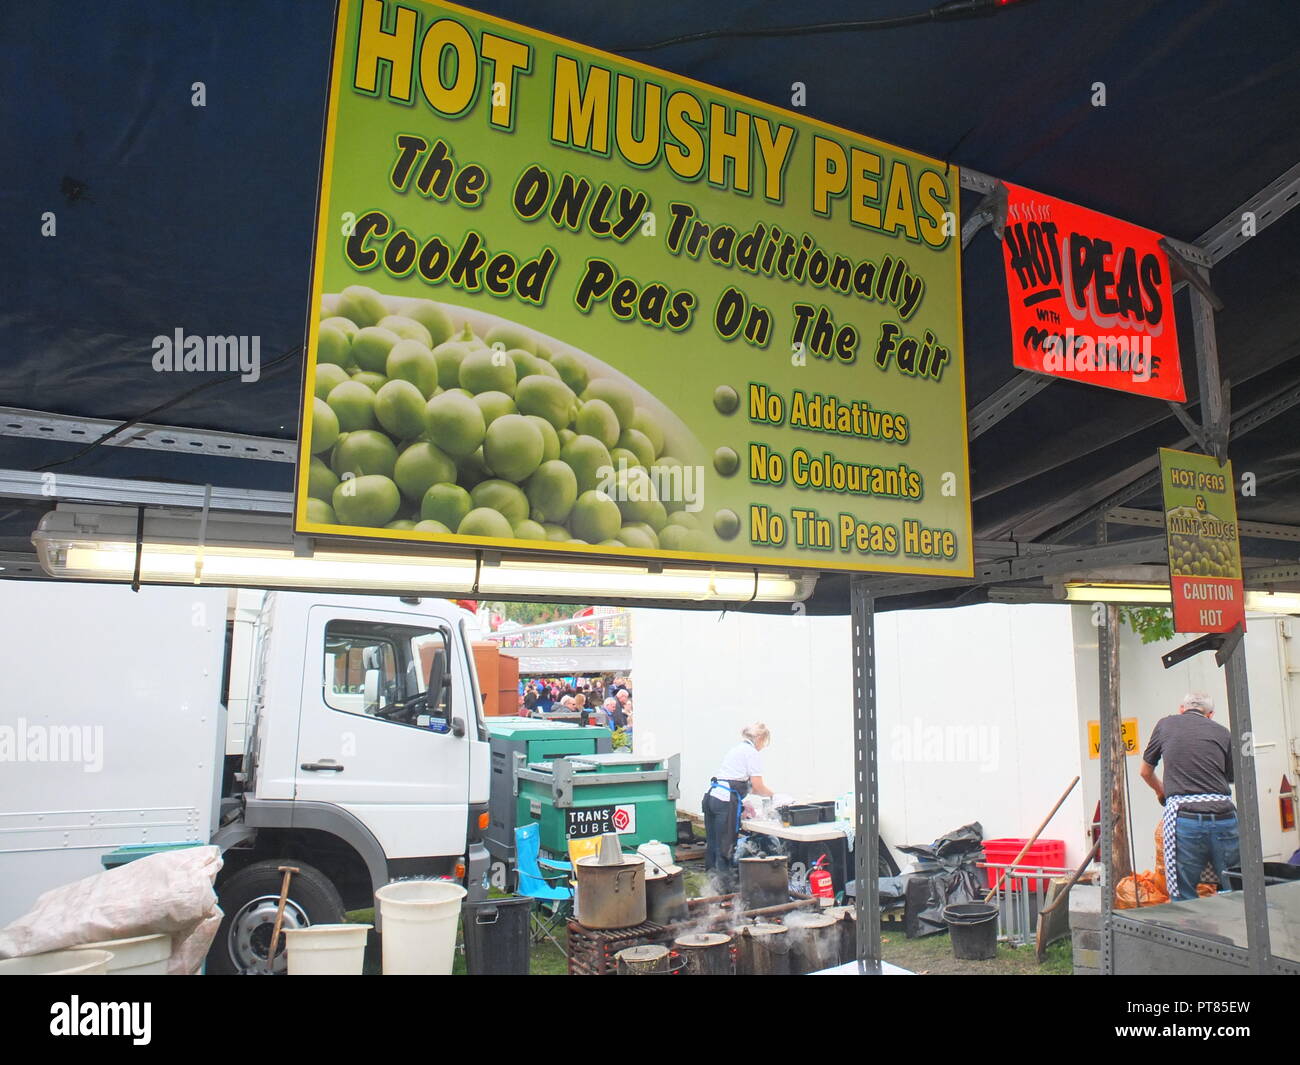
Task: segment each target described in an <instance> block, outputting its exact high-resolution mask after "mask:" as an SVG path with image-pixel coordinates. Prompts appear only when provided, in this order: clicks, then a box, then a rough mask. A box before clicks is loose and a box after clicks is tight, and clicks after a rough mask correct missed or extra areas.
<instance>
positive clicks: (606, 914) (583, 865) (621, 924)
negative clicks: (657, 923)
mask: <svg viewBox="0 0 1300 1065" xmlns="http://www.w3.org/2000/svg"><path fill="white" fill-rule="evenodd" d="M575 871H576V872H577V874H578V922H579V923H580V924H582V925H583V926H584V927H586V928H629V927H631V926H632V925H635V924H642V923H643V922H644V921H645V918H646V901H645V859H644V858H640V857H638V856H636V855H631V854H625V855H624V856H623V861H622V862H621V863H619V864H618V865H601V864H600V855H598V854H593V855H590V856H588V857H586V858H579V859H578V861H577V864H576V866H575Z"/></svg>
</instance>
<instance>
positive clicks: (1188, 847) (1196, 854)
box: [1174, 814, 1241, 901]
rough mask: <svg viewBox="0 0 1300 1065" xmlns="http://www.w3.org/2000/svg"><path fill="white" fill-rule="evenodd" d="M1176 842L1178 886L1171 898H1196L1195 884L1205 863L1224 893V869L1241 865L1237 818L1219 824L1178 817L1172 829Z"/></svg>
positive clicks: (1187, 816) (1178, 899)
mask: <svg viewBox="0 0 1300 1065" xmlns="http://www.w3.org/2000/svg"><path fill="white" fill-rule="evenodd" d="M1175 832H1176V837H1175V838H1176V839H1177V841H1178V842H1177V854H1176V855H1175V859H1174V860H1175V861H1177V863H1178V885H1177V889H1176V893H1175V895H1174V899H1175V900H1176V901H1182V900H1185V899H1194V898H1196V885H1197V884H1198V883H1199V882H1200V879H1201V873H1202V872H1203V871H1204V869H1205V866H1206V864H1207V863H1208V864H1209V865H1211V866H1213V868H1214V871H1215V872H1216V873H1217V874H1218V876H1219V890H1221V891H1226V890H1227V888H1228V878H1227V876H1226V875H1225V872H1224V871H1225V870H1227V869H1231V868H1235V867H1237V866H1239V865H1241V847H1240V844H1239V842H1238V839H1237V817H1236V815H1235V814H1234V815H1233V816H1232V817H1228V818H1224V819H1223V820H1222V821H1204V820H1201V819H1200V818H1199V817H1196V816H1189V815H1187V814H1181V815H1179V818H1178V823H1177V827H1176V829H1175Z"/></svg>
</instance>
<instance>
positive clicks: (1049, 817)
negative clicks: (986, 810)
mask: <svg viewBox="0 0 1300 1065" xmlns="http://www.w3.org/2000/svg"><path fill="white" fill-rule="evenodd" d="M1077 783H1079V778H1078V777H1075V778H1074V779H1073V780H1072V781H1070V786H1069V787H1068V788H1066V789H1065V791H1064V792H1062V793H1061V797H1060V798H1059V799H1057V800H1056V805H1055V806H1053V807H1052V812H1051V813H1049V814H1048V815H1047V816H1046V817H1044V818H1043V823H1042V824H1041V825H1039V826H1038V828H1036V829H1035V830H1034V834H1033V835H1032V836H1030V837H1029V841H1028V842H1027V843H1026V844H1025V845H1024V846H1023V847H1022V848H1021V849H1020V853H1019V854H1017V855H1016V857H1015V860H1014V861H1013V862H1012V863H1011V865H1009V866H1007V867H1006V868H1005V869H1003V870H1002V875H1001V876H999V877H998V881H997V883H996V884H994V885H993V886H992V887H991V888H989V893H988V894H987V895H985V896H984V901H985V902H988V901H989V899H991V898H992V897H993V896H994V895H996V894H997V892H998V888H1000V887H1001V886H1002V881H1004V880H1005V879H1006V878H1007V873H1009V872H1010V871H1011V869H1012V867H1013V866H1015V865H1018V864H1019V863H1020V859H1021V858H1023V857H1024V856H1025V855H1026V854H1028V853H1029V848H1030V847H1032V846H1033V845H1034V844H1035V843H1037V842H1038V837H1039V836H1041V835H1042V834H1043V829H1045V828H1046V827H1047V826H1048V824H1049V823H1050V822H1051V820H1052V818H1053V817H1055V816H1056V811H1057V810H1059V809H1060V808H1061V805H1062V804H1063V803H1064V802H1065V800H1066V799H1068V798H1069V797H1070V792H1072V791H1073V790H1074V786H1075V785H1076V784H1077Z"/></svg>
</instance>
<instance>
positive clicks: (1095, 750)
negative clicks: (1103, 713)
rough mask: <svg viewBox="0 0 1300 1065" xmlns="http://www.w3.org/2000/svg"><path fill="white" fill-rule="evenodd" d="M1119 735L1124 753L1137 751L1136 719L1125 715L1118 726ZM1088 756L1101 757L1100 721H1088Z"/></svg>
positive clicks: (1135, 752)
mask: <svg viewBox="0 0 1300 1065" xmlns="http://www.w3.org/2000/svg"><path fill="white" fill-rule="evenodd" d="M1120 735H1122V736H1123V737H1124V753H1125V754H1137V753H1138V719H1137V718H1135V717H1126V718H1125V719H1124V721H1123V723H1122V724H1121V726H1120ZM1088 757H1089V758H1100V757H1101V722H1100V721H1089V722H1088Z"/></svg>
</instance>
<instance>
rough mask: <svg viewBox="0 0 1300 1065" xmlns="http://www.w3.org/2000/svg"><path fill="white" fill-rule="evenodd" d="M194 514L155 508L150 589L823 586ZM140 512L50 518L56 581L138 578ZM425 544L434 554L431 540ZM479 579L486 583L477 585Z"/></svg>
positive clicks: (729, 589) (750, 594)
mask: <svg viewBox="0 0 1300 1065" xmlns="http://www.w3.org/2000/svg"><path fill="white" fill-rule="evenodd" d="M198 524H199V523H198V521H197V520H196V519H195V518H194V517H191V516H184V515H182V516H177V515H174V514H167V513H162V512H146V517H145V525H144V536H143V538H142V540H143V543H142V545H141V547H140V550H139V567H140V580H141V581H142V582H143V583H146V584H199V583H201V584H211V585H218V586H227V585H234V586H239V585H247V586H251V587H262V588H301V589H312V590H330V589H333V590H341V591H353V592H381V593H382V592H394V593H402V594H417V593H419V594H426V595H445V596H449V597H457V598H464V597H466V596H470V595H478V596H481V597H483V598H496V597H502V598H509V597H510V596H511V595H523V596H538V597H542V596H552V597H559V598H584V599H647V600H650V599H658V600H666V601H671V600H676V601H692V600H693V601H718V602H731V603H736V602H747V601H750V600H754V601H758V602H796V601H801V600H804V599H807V598H808V596H809V595H811V594H812V591H813V588H814V587H815V586H816V581H817V578H816V575H815V574H811V573H810V574H785V573H765V572H761V571H760V572H758V573H757V575H756V574H755V572H754V571H753V570H748V571H747V570H743V569H738V570H719V569H710V568H707V567H703V566H702V567H698V568H692V567H686V566H681V567H677V566H671V565H667V564H666V565H665V566H664V568H663V569H662V570H659V571H657V572H656V571H652V570H651V568H650V567H649V566H645V565H639V564H636V563H621V562H620V563H601V562H596V561H593V562H591V563H587V562H577V561H572V560H569V561H563V562H551V561H546V560H540V561H526V560H511V561H503V562H500V563H497V564H494V565H492V564H487V563H486V562H485V563H484V564H483V565H482V566H479V565H478V564H477V563H476V560H475V558H474V557H473V556H472V555H466V556H457V555H449V556H440V555H435V554H426V553H417V552H420V551H421V548H419V547H417V546H415V545H400V546H399V545H395V546H394V549H393V550H392V551H385V550H377V549H375V548H374V547H373V546H370V545H362V546H359V547H346V546H335V544H334V543H333V542H329V541H319V542H318V544H317V546H316V549H315V550H314V551H312V552H311V553H310V554H308V555H304V554H302V553H300V552H296V551H295V550H294V545H293V541H292V537H291V535H289V534H288V532H287V530H286V528H285V526H284V525H283V523H281V522H278V521H269V520H267V519H265V518H257V517H251V516H247V515H229V516H227V515H223V516H222V517H221V518H220V519H216V518H212V519H209V522H208V527H207V538H206V541H205V542H204V544H203V545H202V546H201V547H200V545H199V544H198V543H197V535H198V532H197V531H198ZM135 531H136V516H135V514H134V513H133V512H129V511H123V510H122V509H120V508H105V507H90V506H86V507H81V508H76V507H71V506H69V505H67V504H63V505H61V506H60V507H59V508H58V509H56V510H54V511H52V512H50V513H49V514H47V515H46V516H45V517H44V518H43V519H42V520H41V523H40V526H39V527H38V528H37V531H36V532H35V533H33V534H32V542H33V543H34V544H35V545H36V548H37V553H38V555H39V557H40V561H41V566H42V568H43V569H44V570H45V572H47V573H48V574H50V575H51V576H53V577H60V578H66V579H72V580H109V581H130V580H131V579H132V578H133V576H134V574H135V570H136V561H137V548H136V536H135ZM425 550H429V551H432V550H436V547H435V546H434V545H430V546H429V547H428V548H427V549H425ZM476 578H477V587H476V585H475V581H476Z"/></svg>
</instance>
